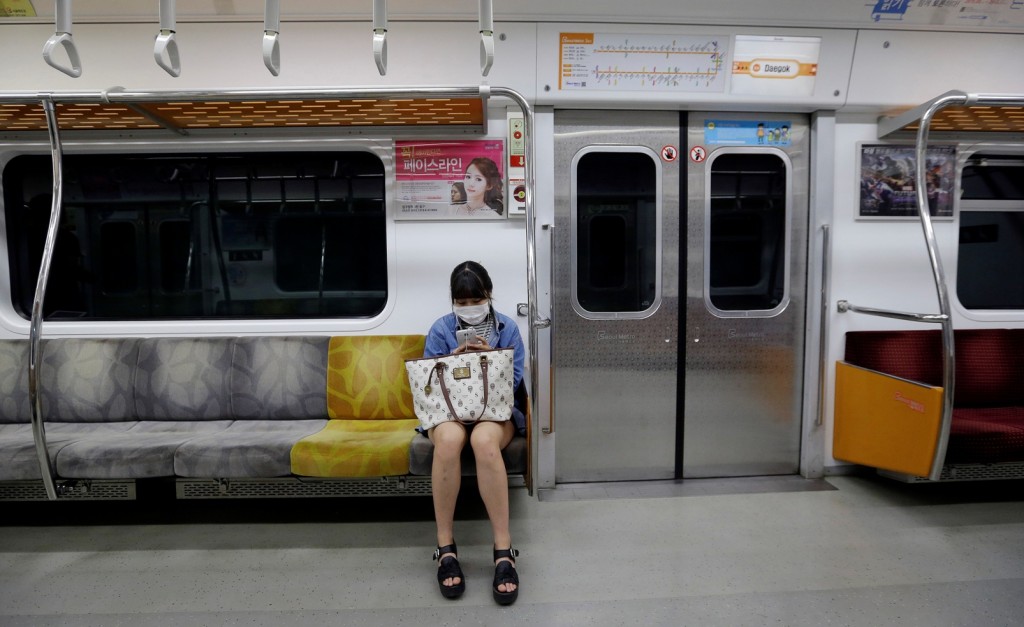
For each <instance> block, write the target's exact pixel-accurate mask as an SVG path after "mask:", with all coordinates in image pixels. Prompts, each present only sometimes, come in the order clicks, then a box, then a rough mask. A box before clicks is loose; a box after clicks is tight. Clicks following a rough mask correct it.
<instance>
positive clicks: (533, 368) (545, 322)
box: [490, 87, 551, 418]
mask: <svg viewBox="0 0 1024 627" xmlns="http://www.w3.org/2000/svg"><path fill="white" fill-rule="evenodd" d="M490 91H491V93H492V94H494V95H495V96H502V97H504V98H508V99H509V100H512V101H513V102H515V103H516V104H517V105H519V108H520V109H521V110H522V112H523V137H524V138H525V143H526V146H525V148H526V173H525V176H526V283H527V295H526V297H527V310H528V315H529V320H530V333H529V343H530V402H531V403H532V405H533V415H534V416H537V417H538V418H539V417H540V413H539V405H538V395H539V390H540V383H539V381H540V373H539V372H538V368H539V361H538V359H537V344H538V342H537V330H539V329H544V328H547V327H548V326H550V325H551V319H550V318H544V317H541V316H540V314H539V313H538V311H537V211H536V208H535V207H534V200H533V198H534V196H533V193H534V185H535V184H536V148H535V141H534V137H533V128H534V122H533V109H532V108H531V107H530V103H528V102H527V101H526V99H525V98H523V96H522V95H521V94H519V92H517V91H515V90H512V89H508V88H505V87H492V88H491V89H490Z"/></svg>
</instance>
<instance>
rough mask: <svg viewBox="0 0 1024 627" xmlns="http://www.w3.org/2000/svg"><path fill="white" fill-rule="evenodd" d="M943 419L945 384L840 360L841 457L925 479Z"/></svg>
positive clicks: (836, 444) (835, 452) (835, 451)
mask: <svg viewBox="0 0 1024 627" xmlns="http://www.w3.org/2000/svg"><path fill="white" fill-rule="evenodd" d="M941 423H942V388H941V387H933V386H929V385H924V384H921V383H915V382H913V381H908V380H906V379H900V378H898V377H893V376H889V375H887V374H883V373H880V372H876V371H874V370H867V369H865V368H861V367H858V366H854V365H851V364H848V363H846V362H842V361H840V362H836V407H835V429H834V431H833V438H832V456H833V457H835V458H836V459H840V460H843V461H848V462H853V463H856V464H863V465H865V466H871V467H874V468H881V469H883V470H891V471H894V472H903V473H908V474H911V475H915V476H919V477H926V476H928V473H929V472H930V471H931V466H932V460H933V458H934V456H935V444H936V442H937V441H938V438H939V429H940V426H941Z"/></svg>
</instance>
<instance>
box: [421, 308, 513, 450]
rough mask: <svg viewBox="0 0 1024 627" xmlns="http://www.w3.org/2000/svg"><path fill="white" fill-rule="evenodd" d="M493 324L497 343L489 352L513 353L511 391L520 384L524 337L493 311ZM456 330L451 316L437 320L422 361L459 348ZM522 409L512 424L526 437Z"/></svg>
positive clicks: (428, 338) (454, 318)
mask: <svg viewBox="0 0 1024 627" xmlns="http://www.w3.org/2000/svg"><path fill="white" fill-rule="evenodd" d="M491 311H493V312H494V323H495V326H496V329H495V331H496V333H497V334H498V339H497V341H496V342H495V343H494V344H492V345H491V348H512V349H515V350H514V352H513V360H512V369H513V379H514V381H513V385H514V388H513V389H518V388H519V385H520V384H521V383H522V381H523V367H524V363H525V362H526V347H525V346H524V345H523V336H522V335H521V334H520V333H519V327H517V326H516V323H515V321H514V320H512V318H509V317H508V316H506V315H504V314H501V313H498V312H497V311H494V309H493V308H492V309H491ZM458 328H459V321H458V318H456V317H455V314H454V313H450V314H445V315H443V316H441V317H440V318H438V319H437V320H436V321H435V322H434V324H433V325H431V327H430V331H428V332H427V341H426V344H425V345H424V347H423V356H424V357H437V356H439V355H449V354H451V353H452V352H453V351H454V350H455V349H456V348H458V347H459V342H458V340H457V339H455V331H456V330H457V329H458ZM524 409H525V408H522V407H519V403H518V402H517V403H516V406H515V407H513V408H512V420H513V421H514V422H515V423H516V429H517V430H518V431H519V433H520V434H525V433H526V416H525V415H524V413H523V410H524Z"/></svg>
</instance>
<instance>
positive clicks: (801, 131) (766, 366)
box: [682, 112, 809, 477]
mask: <svg viewBox="0 0 1024 627" xmlns="http://www.w3.org/2000/svg"><path fill="white" fill-rule="evenodd" d="M808 134H809V133H808V120H807V118H806V116H802V115H781V114H731V113H720V112H719V113H696V112H694V113H690V114H689V124H688V132H687V135H688V140H687V147H686V150H687V152H688V157H689V158H688V159H687V185H686V187H687V192H686V193H687V203H686V205H687V209H686V213H687V227H686V232H687V241H686V249H687V254H686V257H687V260H688V261H687V267H686V294H687V298H686V305H685V307H686V322H685V336H684V337H683V338H682V343H683V344H684V346H685V348H684V353H685V390H684V394H683V434H682V441H683V448H682V471H683V473H682V474H683V477H725V476H743V475H770V474H790V473H796V472H798V470H799V460H800V427H801V425H800V417H801V398H802V395H803V375H802V371H803V351H804V341H803V338H804V324H805V322H804V318H805V315H804V311H805V297H806V274H807V269H806V259H807V221H808V191H807V189H808V163H809V159H808V146H809V138H808Z"/></svg>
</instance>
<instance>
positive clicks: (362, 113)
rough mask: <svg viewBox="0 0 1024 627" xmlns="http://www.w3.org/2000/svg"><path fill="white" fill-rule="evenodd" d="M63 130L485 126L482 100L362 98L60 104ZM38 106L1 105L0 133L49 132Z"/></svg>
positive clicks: (60, 118)
mask: <svg viewBox="0 0 1024 627" xmlns="http://www.w3.org/2000/svg"><path fill="white" fill-rule="evenodd" d="M56 114H57V122H58V125H59V126H60V128H61V130H116V131H121V130H137V129H159V128H169V129H174V130H197V129H253V128H310V127H419V126H433V127H440V126H444V127H452V126H455V127H471V128H480V129H482V128H483V126H484V106H483V100H481V99H479V98H393V99H385V98H358V99H351V100H340V99H322V100H251V101H203V102H161V103H155V102H145V103H138V104H132V105H125V104H109V103H84V104H77V103H76V104H69V103H58V104H57V105H56ZM45 130H46V114H45V113H44V112H43V108H42V105H38V104H0V132H5V131H6V132H20V131H45Z"/></svg>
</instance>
